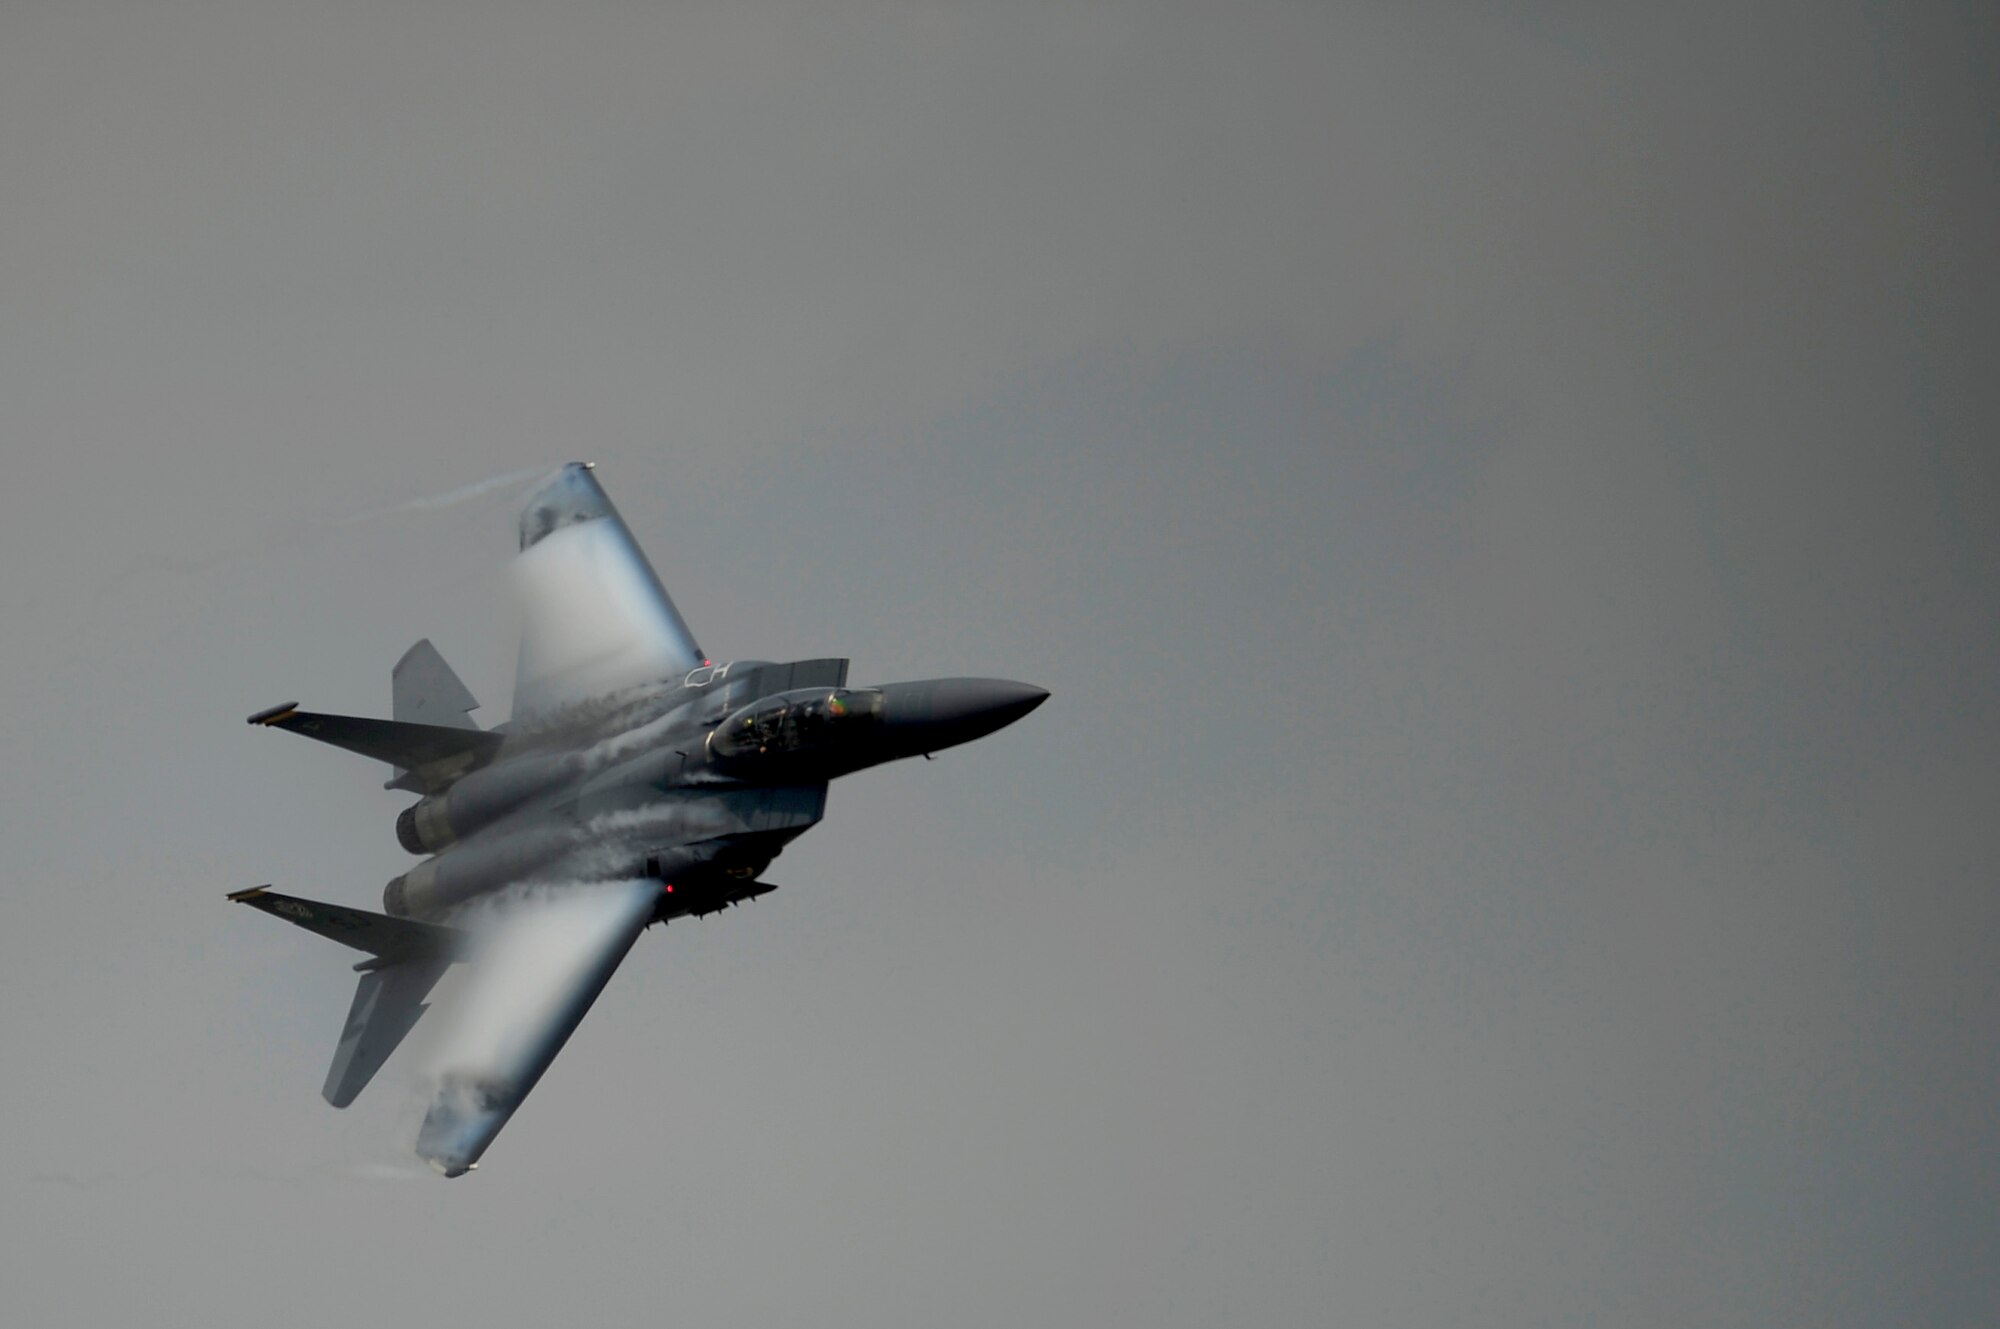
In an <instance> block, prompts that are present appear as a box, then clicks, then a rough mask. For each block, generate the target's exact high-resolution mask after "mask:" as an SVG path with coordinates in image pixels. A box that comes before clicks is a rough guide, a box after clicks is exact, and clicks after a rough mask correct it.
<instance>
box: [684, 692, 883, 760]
mask: <svg viewBox="0 0 2000 1329" xmlns="http://www.w3.org/2000/svg"><path fill="white" fill-rule="evenodd" d="M881 713H882V694H881V693H880V692H879V691H877V690H875V689H874V688H852V689H849V688H834V689H827V688H800V689H798V690H797V691H794V692H780V693H778V694H777V695H776V696H771V697H763V698H760V699H759V700H757V701H753V702H751V703H750V704H749V705H748V706H745V707H744V708H743V709H742V710H740V711H737V712H736V713H735V714H734V715H731V716H730V717H729V718H728V719H727V720H724V721H723V722H722V723H721V724H720V725H718V726H716V729H715V732H714V733H712V734H710V735H709V739H708V746H709V751H710V752H712V753H713V754H714V755H715V756H716V757H717V758H718V759H719V760H722V761H735V760H741V759H744V758H750V757H759V756H767V755H769V754H772V753H781V752H783V753H801V752H810V751H813V750H814V749H817V748H820V747H823V746H825V745H827V744H829V743H831V742H833V741H834V740H835V739H837V738H839V737H840V736H841V735H842V734H846V733H851V732H853V731H854V730H855V729H856V728H858V727H859V726H861V725H863V724H866V723H867V722H868V721H870V720H873V719H875V718H876V717H877V716H879V715H880V714H881Z"/></svg>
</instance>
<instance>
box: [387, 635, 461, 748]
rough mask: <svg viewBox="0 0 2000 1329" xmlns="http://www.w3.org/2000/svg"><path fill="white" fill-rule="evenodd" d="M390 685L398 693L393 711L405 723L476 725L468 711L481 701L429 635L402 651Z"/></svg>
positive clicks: (456, 726)
mask: <svg viewBox="0 0 2000 1329" xmlns="http://www.w3.org/2000/svg"><path fill="white" fill-rule="evenodd" d="M389 679H390V689H391V691H392V692H393V693H394V694H395V696H394V702H393V709H392V710H391V711H390V714H391V715H393V716H395V718H396V719H397V720H399V721H401V722H403V723H405V724H434V725H446V726H449V727H450V728H453V729H477V728H479V726H478V725H477V724H475V723H474V722H473V719H472V717H471V716H469V715H467V714H466V712H467V711H471V710H477V709H478V708H479V702H478V701H477V700H476V699H475V698H474V697H473V695H472V694H471V693H470V692H468V691H466V690H465V684H463V683H461V682H459V680H458V675H457V674H454V673H453V672H452V671H451V666H450V665H448V664H446V663H445V662H444V657H443V656H442V655H439V654H438V653H437V647H435V646H433V645H431V642H430V638H428V637H426V638H424V639H423V640H422V641H420V642H418V643H417V644H416V645H415V646H412V647H411V648H410V649H409V650H407V651H404V652H403V658H402V659H400V660H398V661H396V667H395V668H394V669H393V670H391V671H390V674H389Z"/></svg>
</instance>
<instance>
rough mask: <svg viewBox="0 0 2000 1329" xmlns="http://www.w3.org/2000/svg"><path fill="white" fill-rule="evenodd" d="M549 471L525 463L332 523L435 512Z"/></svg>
mask: <svg viewBox="0 0 2000 1329" xmlns="http://www.w3.org/2000/svg"><path fill="white" fill-rule="evenodd" d="M550 474H551V472H550V470H549V469H548V468H547V467H546V466H526V467H523V468H521V469H520V470H517V471H504V472H502V473H501V474H499V475H493V476H488V477H487V478H486V479H484V480H475V481H473V482H472V483H471V484H469V485H460V486H459V487H458V488H456V489H447V490H445V491H444V492H443V493H441V494H425V495H423V496H422V497H420V498H410V499H404V500H403V501H402V502H400V503H391V504H388V505H387V506H386V507H379V508H370V509H369V510H368V511H366V512H357V513H355V514H354V515H353V516H351V517H342V518H341V519H340V520H339V521H337V522H336V523H334V524H335V525H337V526H353V525H356V524H358V523H360V522H364V521H378V520H380V519H381V518H383V517H394V516H397V515H399V514H401V513H405V512H436V511H438V510H439V509H441V508H450V507H456V506H457V505H458V504H460V503H467V502H470V501H471V500H473V499H475V498H479V497H481V496H483V495H486V494H490V493H492V492H493V491H494V490H496V489H506V488H509V487H521V486H525V485H526V484H527V482H528V481H530V480H540V479H545V478H546V477H548V476H549V475H550Z"/></svg>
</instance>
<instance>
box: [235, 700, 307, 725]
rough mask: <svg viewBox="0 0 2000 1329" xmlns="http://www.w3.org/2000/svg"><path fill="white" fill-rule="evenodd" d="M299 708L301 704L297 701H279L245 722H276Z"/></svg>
mask: <svg viewBox="0 0 2000 1329" xmlns="http://www.w3.org/2000/svg"><path fill="white" fill-rule="evenodd" d="M298 708H299V704H298V703H297V702H295V701H283V702H279V703H278V704H277V705H276V706H266V707H265V708H264V709H263V710H261V711H259V712H257V713H256V714H255V715H253V716H250V717H249V718H248V719H247V720H246V721H245V722H244V723H246V724H276V723H277V722H278V721H280V720H282V719H284V718H285V717H286V716H288V715H290V714H291V713H292V712H293V711H296V710H297V709H298Z"/></svg>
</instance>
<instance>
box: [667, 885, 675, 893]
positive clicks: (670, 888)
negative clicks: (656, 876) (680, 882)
mask: <svg viewBox="0 0 2000 1329" xmlns="http://www.w3.org/2000/svg"><path fill="white" fill-rule="evenodd" d="M673 893H674V884H673V883H672V882H668V883H667V894H668V895H672V894H673Z"/></svg>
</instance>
